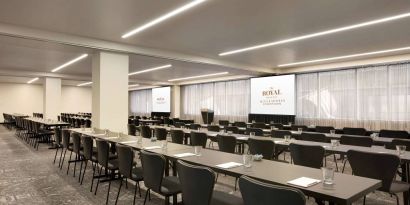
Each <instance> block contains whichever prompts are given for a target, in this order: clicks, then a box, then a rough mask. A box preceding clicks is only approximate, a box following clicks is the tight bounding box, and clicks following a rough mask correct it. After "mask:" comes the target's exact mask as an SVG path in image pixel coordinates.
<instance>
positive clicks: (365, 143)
mask: <svg viewBox="0 0 410 205" xmlns="http://www.w3.org/2000/svg"><path fill="white" fill-rule="evenodd" d="M340 144H343V145H352V146H359V147H371V146H372V145H373V139H372V138H370V137H357V136H348V135H342V136H341V137H340ZM346 162H347V160H345V161H344V162H343V168H342V173H343V172H344V171H345V167H346Z"/></svg>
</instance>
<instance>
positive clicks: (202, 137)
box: [190, 131, 208, 148]
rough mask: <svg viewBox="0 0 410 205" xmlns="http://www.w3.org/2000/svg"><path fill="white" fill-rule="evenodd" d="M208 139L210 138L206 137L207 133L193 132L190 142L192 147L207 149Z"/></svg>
mask: <svg viewBox="0 0 410 205" xmlns="http://www.w3.org/2000/svg"><path fill="white" fill-rule="evenodd" d="M207 139H208V136H207V135H206V133H203V132H195V131H191V140H190V142H191V145H192V146H202V147H203V148H205V147H206V141H207Z"/></svg>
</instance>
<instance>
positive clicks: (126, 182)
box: [125, 178, 128, 189]
mask: <svg viewBox="0 0 410 205" xmlns="http://www.w3.org/2000/svg"><path fill="white" fill-rule="evenodd" d="M125 189H128V179H127V178H125Z"/></svg>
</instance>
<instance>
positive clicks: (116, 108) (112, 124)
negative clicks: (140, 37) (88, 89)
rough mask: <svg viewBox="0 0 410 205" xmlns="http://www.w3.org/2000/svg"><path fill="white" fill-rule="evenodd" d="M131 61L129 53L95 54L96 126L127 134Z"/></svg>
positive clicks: (93, 103)
mask: <svg viewBox="0 0 410 205" xmlns="http://www.w3.org/2000/svg"><path fill="white" fill-rule="evenodd" d="M128 61H129V60H128V55H125V54H117V53H109V52H99V53H96V54H94V55H93V60H92V80H93V84H92V91H93V98H92V124H93V127H97V128H101V129H109V130H112V131H116V132H126V131H127V123H128V67H129V62H128Z"/></svg>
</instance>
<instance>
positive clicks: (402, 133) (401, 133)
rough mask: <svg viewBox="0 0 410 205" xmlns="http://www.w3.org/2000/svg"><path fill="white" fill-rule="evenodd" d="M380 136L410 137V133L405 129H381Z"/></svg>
mask: <svg viewBox="0 0 410 205" xmlns="http://www.w3.org/2000/svg"><path fill="white" fill-rule="evenodd" d="M379 137H388V138H398V139H408V138H409V133H408V132H407V131H404V130H380V133H379Z"/></svg>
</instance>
